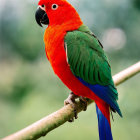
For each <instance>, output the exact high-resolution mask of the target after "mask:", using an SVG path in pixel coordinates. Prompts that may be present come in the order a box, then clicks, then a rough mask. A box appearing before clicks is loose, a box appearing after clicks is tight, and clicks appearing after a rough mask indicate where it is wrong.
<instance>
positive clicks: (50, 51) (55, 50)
mask: <svg viewBox="0 0 140 140" xmlns="http://www.w3.org/2000/svg"><path fill="white" fill-rule="evenodd" d="M64 37H65V32H62V31H57V30H51V29H50V30H46V31H45V35H44V42H45V51H46V55H47V57H48V59H49V61H50V63H51V65H52V67H53V70H54V72H55V73H56V74H57V73H58V72H63V71H64V70H65V67H66V65H67V61H66V60H67V59H66V52H65V49H64Z"/></svg>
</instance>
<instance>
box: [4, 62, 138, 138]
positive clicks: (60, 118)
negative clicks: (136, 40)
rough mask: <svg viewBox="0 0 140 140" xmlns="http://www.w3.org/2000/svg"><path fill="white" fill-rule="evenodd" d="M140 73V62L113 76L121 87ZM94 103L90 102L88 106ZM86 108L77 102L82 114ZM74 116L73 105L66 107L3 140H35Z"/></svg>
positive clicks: (116, 83)
mask: <svg viewBox="0 0 140 140" xmlns="http://www.w3.org/2000/svg"><path fill="white" fill-rule="evenodd" d="M139 72H140V61H139V62H138V63H136V64H135V65H133V66H131V67H129V68H127V69H125V70H123V71H122V72H120V73H118V74H116V75H115V76H113V80H114V83H115V85H119V84H121V83H122V82H124V81H126V80H127V79H129V78H131V77H132V76H134V75H136V74H137V73H139ZM92 102H93V101H91V100H89V101H88V105H89V104H91V103H92ZM83 108H84V106H82V104H80V103H79V102H77V110H78V112H81V111H82V110H83ZM73 116H74V113H73V108H72V107H71V105H67V106H64V107H63V108H61V109H60V110H58V111H56V112H54V113H52V114H50V115H49V116H46V117H44V118H43V119H41V120H39V121H37V122H35V123H34V124H32V125H30V126H28V127H26V128H24V129H22V130H20V131H18V132H16V133H14V134H12V135H10V136H7V137H5V138H3V139H2V140H34V139H38V138H40V137H42V136H45V135H46V134H47V133H48V132H50V131H52V130H53V129H55V128H57V127H59V126H60V125H62V124H64V123H65V122H67V121H68V120H69V119H70V118H71V117H73Z"/></svg>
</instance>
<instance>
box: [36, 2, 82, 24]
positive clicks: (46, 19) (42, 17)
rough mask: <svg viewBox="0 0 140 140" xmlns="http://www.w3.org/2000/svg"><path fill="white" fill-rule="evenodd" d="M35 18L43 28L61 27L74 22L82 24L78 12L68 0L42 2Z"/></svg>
mask: <svg viewBox="0 0 140 140" xmlns="http://www.w3.org/2000/svg"><path fill="white" fill-rule="evenodd" d="M38 5H39V7H38V9H37V11H36V14H35V18H36V21H37V23H38V24H39V25H40V26H41V27H42V24H46V25H61V24H63V23H66V22H70V21H72V22H73V24H74V23H75V22H81V19H80V17H79V15H78V13H77V12H76V10H75V9H74V8H73V7H72V5H70V4H69V3H68V2H67V1H66V0H40V1H39V3H38Z"/></svg>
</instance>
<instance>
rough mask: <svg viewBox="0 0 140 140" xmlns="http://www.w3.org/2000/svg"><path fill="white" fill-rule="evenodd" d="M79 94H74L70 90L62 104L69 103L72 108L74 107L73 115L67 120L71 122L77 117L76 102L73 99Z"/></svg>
mask: <svg viewBox="0 0 140 140" xmlns="http://www.w3.org/2000/svg"><path fill="white" fill-rule="evenodd" d="M78 97H79V96H77V95H75V94H74V93H73V92H71V93H70V94H69V96H68V98H67V99H66V100H65V101H64V105H65V106H66V105H68V104H70V105H71V106H72V108H73V109H74V117H73V118H71V119H70V120H69V121H68V122H73V121H74V118H75V119H77V118H78V116H77V109H76V102H75V99H77V98H78Z"/></svg>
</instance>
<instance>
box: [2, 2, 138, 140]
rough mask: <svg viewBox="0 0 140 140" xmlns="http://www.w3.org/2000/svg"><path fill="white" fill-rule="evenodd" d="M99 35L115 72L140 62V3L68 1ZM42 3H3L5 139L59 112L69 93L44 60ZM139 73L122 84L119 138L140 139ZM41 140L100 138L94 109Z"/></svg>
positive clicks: (116, 125)
mask: <svg viewBox="0 0 140 140" xmlns="http://www.w3.org/2000/svg"><path fill="white" fill-rule="evenodd" d="M69 1H70V2H71V3H72V4H73V5H74V7H75V8H76V9H77V11H78V12H79V14H80V16H81V18H82V19H83V21H84V23H85V24H86V25H88V26H89V28H90V29H91V30H92V31H93V32H94V33H95V34H96V35H97V36H98V38H99V39H100V40H101V42H102V44H103V46H104V49H105V51H106V53H107V56H108V58H109V61H110V64H111V66H112V74H113V75H114V74H115V73H118V72H119V71H121V70H123V69H125V68H127V67H128V66H130V65H132V64H134V63H136V62H137V61H139V60H140V1H139V0H133V1H132V0H115V1H114V0H69ZM37 2H38V1H37V0H24V1H23V0H1V4H0V137H4V136H6V135H9V134H10V133H13V132H16V131H17V130H20V129H22V128H24V127H26V126H27V125H29V124H31V123H33V122H35V121H37V120H39V119H41V118H42V117H44V116H46V115H48V114H50V113H52V112H54V111H56V110H58V109H59V108H61V107H62V106H63V101H64V100H65V98H66V97H67V96H68V93H69V92H70V91H69V90H68V89H67V88H66V87H65V86H64V85H63V84H62V83H61V81H60V80H59V79H58V78H57V77H56V76H55V75H54V73H53V71H52V69H51V67H50V64H49V62H48V60H47V59H46V56H45V51H44V43H43V34H44V30H45V28H46V27H44V28H40V27H39V26H38V25H37V24H36V22H35V18H34V14H35V11H36V8H37ZM139 85H140V75H137V76H135V77H133V78H131V79H130V80H128V81H127V82H125V83H123V84H121V85H120V86H118V91H119V101H118V102H119V105H120V108H121V110H122V113H123V118H122V119H121V118H120V117H119V116H118V115H117V114H114V119H115V122H112V131H113V136H114V139H116V140H132V139H134V140H139V139H140V134H139V131H140V104H139V99H140V88H139ZM41 139H42V140H45V139H48V140H57V139H59V140H71V139H74V140H75V139H76V140H85V139H88V140H93V139H94V140H97V139H98V128H97V118H96V111H95V105H94V104H92V105H91V106H90V107H89V108H88V110H87V112H83V113H81V114H80V115H79V119H78V120H76V121H75V122H74V123H71V124H70V123H66V124H64V125H63V126H61V127H60V128H57V129H56V130H54V131H52V132H51V133H49V134H48V135H47V136H46V137H44V138H41Z"/></svg>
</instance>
